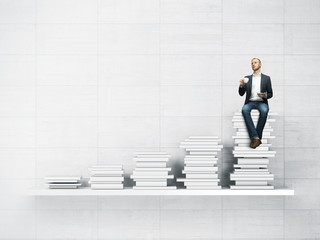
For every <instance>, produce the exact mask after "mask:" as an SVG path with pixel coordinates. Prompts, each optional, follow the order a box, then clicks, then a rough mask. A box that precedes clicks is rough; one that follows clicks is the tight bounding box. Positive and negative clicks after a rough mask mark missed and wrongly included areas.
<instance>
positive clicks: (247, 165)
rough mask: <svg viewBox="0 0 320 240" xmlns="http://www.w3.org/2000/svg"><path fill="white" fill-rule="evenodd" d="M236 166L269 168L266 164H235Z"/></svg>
mask: <svg viewBox="0 0 320 240" xmlns="http://www.w3.org/2000/svg"><path fill="white" fill-rule="evenodd" d="M233 166H234V167H235V168H268V165H265V164H234V165H233Z"/></svg>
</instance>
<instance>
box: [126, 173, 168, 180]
mask: <svg viewBox="0 0 320 240" xmlns="http://www.w3.org/2000/svg"><path fill="white" fill-rule="evenodd" d="M130 177H131V178H132V179H135V180H137V181H138V179H143V178H148V179H155V178H157V179H173V175H166V176H155V175H134V174H133V175H131V176H130Z"/></svg>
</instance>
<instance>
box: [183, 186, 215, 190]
mask: <svg viewBox="0 0 320 240" xmlns="http://www.w3.org/2000/svg"><path fill="white" fill-rule="evenodd" d="M187 189H188V190H218V189H221V186H205V187H200V186H187Z"/></svg>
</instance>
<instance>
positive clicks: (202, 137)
mask: <svg viewBox="0 0 320 240" xmlns="http://www.w3.org/2000/svg"><path fill="white" fill-rule="evenodd" d="M189 139H219V137H218V136H190V137H189ZM219 140H220V139H219Z"/></svg>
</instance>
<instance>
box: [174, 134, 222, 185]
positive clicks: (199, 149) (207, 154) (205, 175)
mask: <svg viewBox="0 0 320 240" xmlns="http://www.w3.org/2000/svg"><path fill="white" fill-rule="evenodd" d="M219 142H221V140H220V139H219V138H218V137H217V136H190V137H189V138H187V139H185V140H184V141H183V142H181V144H180V147H181V148H185V150H186V151H187V152H188V153H189V154H188V155H186V156H185V158H184V169H183V171H182V173H183V174H185V175H186V178H178V179H177V182H184V186H186V188H187V189H221V185H220V179H219V176H218V153H219V152H220V151H221V149H222V148H223V146H222V145H220V144H219Z"/></svg>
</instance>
